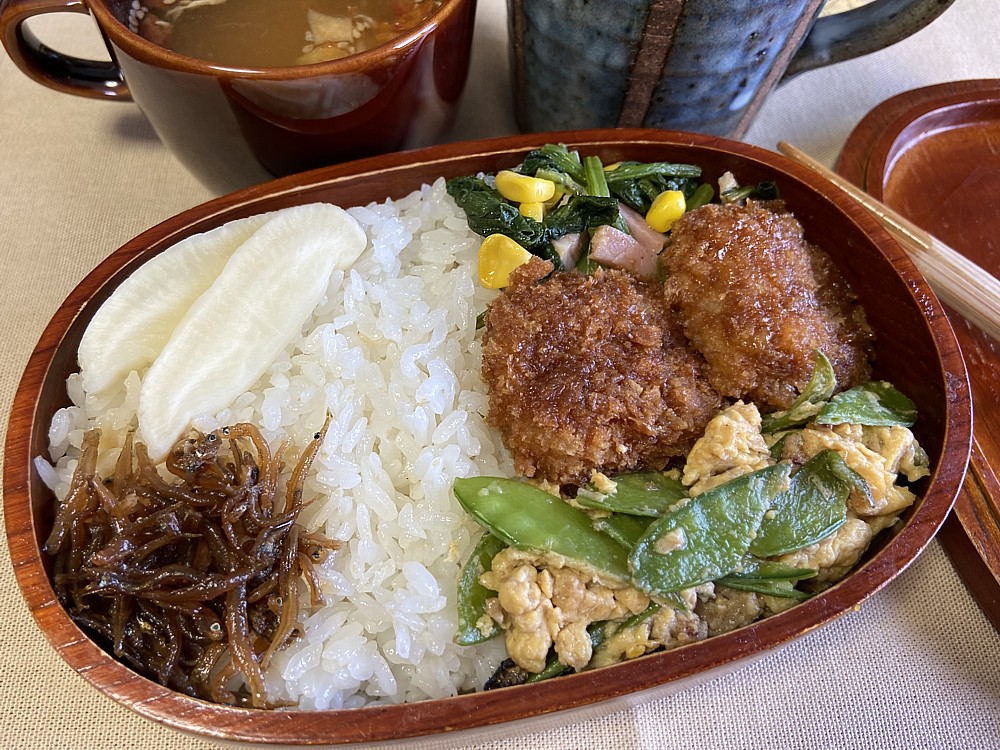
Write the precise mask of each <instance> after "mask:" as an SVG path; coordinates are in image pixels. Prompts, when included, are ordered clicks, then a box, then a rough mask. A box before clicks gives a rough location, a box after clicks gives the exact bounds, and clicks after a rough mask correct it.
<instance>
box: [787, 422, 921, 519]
mask: <svg viewBox="0 0 1000 750" xmlns="http://www.w3.org/2000/svg"><path fill="white" fill-rule="evenodd" d="M828 448H829V449H833V450H835V451H836V452H837V453H839V454H840V456H841V457H842V458H843V459H844V462H845V463H846V464H847V465H848V466H850V467H851V468H852V469H854V471H856V472H857V473H858V474H860V475H861V476H862V477H864V479H865V481H866V482H868V487H869V488H870V490H871V500H870V501H869V499H868V498H867V497H866V496H865V495H864V494H863V493H860V492H858V491H857V490H851V495H850V497H849V498H848V500H847V507H848V509H849V510H850V511H851V512H852V513H854V514H855V515H857V516H859V517H862V518H865V517H871V516H888V515H893V514H897V513H899V512H900V511H902V510H903V509H905V508H908V507H909V506H910V505H912V504H913V502H914V501H915V500H916V496H915V495H914V494H913V493H912V492H910V490H908V489H907V488H906V487H899V486H898V485H896V476H897V474H899V473H900V472H902V473H903V474H904V476H906V478H907V479H908V480H909V481H911V482H912V481H915V480H917V479H919V478H920V477H923V476H926V475H927V474H929V473H930V472H929V470H928V469H927V466H926V456H925V454H924V452H923V450H922V449H921V448H920V446H919V444H918V443H917V441H916V439H915V438H914V436H913V433H912V432H910V430H908V429H907V428H906V427H900V426H893V427H862V426H860V425H850V424H843V425H836V426H833V427H830V426H828V425H817V424H811V425H809V426H807V427H806V428H805V429H803V430H801V431H799V432H795V433H792V434H791V435H789V437H788V439H787V440H786V441H785V445H784V449H783V453H782V456H783V457H784V458H791V459H792V460H793V461H796V462H797V463H801V462H805V461H806V460H807V459H809V458H811V457H812V456H815V455H816V454H817V453H820V452H822V451H824V450H826V449H828Z"/></svg>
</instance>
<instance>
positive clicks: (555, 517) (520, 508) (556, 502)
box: [454, 477, 629, 581]
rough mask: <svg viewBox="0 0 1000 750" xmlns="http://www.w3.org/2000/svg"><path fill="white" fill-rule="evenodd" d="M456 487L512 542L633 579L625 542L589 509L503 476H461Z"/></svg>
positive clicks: (471, 510) (469, 508) (473, 511)
mask: <svg viewBox="0 0 1000 750" xmlns="http://www.w3.org/2000/svg"><path fill="white" fill-rule="evenodd" d="M454 492H455V496H456V497H457V498H458V501H459V503H461V505H462V507H463V508H465V511H466V512H467V513H468V514H469V515H471V516H472V517H473V518H475V519H476V520H477V521H479V523H481V524H482V525H483V526H484V527H486V528H487V529H488V530H489V531H490V532H491V533H492V534H494V535H495V536H497V537H499V538H500V539H502V540H504V541H505V542H507V543H508V544H511V545H514V546H516V547H523V548H527V549H532V550H537V551H541V552H554V553H556V554H558V555H562V556H563V557H566V558H569V559H570V560H575V561H577V562H582V563H584V564H585V565H588V566H590V567H592V568H595V569H596V570H599V571H601V572H603V573H606V574H607V575H610V576H612V577H614V578H617V579H619V580H622V581H628V579H629V569H628V559H627V553H626V550H625V548H624V547H622V545H620V544H619V543H618V542H616V541H614V540H613V539H612V538H611V537H609V536H607V535H606V534H602V533H601V532H599V531H597V530H596V529H595V528H594V527H593V526H592V525H591V523H590V517H589V516H588V515H587V514H586V513H584V512H583V511H582V510H580V509H579V508H574V507H573V506H571V505H569V504H568V503H566V502H564V501H563V500H561V499H560V498H558V497H555V496H554V495H550V494H549V493H548V492H545V491H544V490H540V489H538V488H537V487H533V486H531V485H530V484H526V483H524V482H519V481H517V480H515V479H503V478H500V477H470V478H467V479H456V480H455V484H454Z"/></svg>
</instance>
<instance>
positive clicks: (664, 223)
mask: <svg viewBox="0 0 1000 750" xmlns="http://www.w3.org/2000/svg"><path fill="white" fill-rule="evenodd" d="M686 209H687V200H686V199H685V198H684V193H682V192H681V191H680V190H664V191H663V192H662V193H660V194H659V195H658V196H656V198H654V199H653V204H652V205H651V206H650V207H649V211H647V212H646V223H647V224H649V226H650V227H652V228H653V229H655V230H656V231H657V232H666V231H668V230H669V229H670V227H672V226H673V225H674V222H675V221H677V220H678V219H679V218H681V217H682V216H683V215H684V211H685V210H686Z"/></svg>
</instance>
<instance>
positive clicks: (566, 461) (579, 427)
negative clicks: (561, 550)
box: [483, 260, 720, 484]
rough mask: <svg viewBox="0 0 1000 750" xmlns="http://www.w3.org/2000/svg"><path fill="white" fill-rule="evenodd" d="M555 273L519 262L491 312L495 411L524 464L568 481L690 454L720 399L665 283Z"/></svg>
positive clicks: (543, 265)
mask: <svg viewBox="0 0 1000 750" xmlns="http://www.w3.org/2000/svg"><path fill="white" fill-rule="evenodd" d="M550 271H551V264H549V263H548V262H545V261H541V260H532V261H530V262H528V263H526V264H525V265H523V266H521V267H520V268H518V269H517V270H516V271H515V272H514V274H513V275H512V277H511V285H510V286H509V287H507V289H506V290H505V291H504V293H503V294H502V295H501V296H500V297H498V298H497V299H496V300H495V301H494V302H493V304H492V305H491V306H490V308H489V310H488V312H487V315H486V332H485V335H484V338H483V379H484V380H485V382H486V383H487V385H488V386H489V399H490V402H489V415H488V421H489V423H490V424H491V425H492V426H493V427H495V428H496V429H498V430H499V431H500V433H501V435H502V436H503V440H504V443H505V444H506V445H507V448H508V449H509V450H510V452H511V454H512V456H513V458H514V462H515V468H516V469H517V471H518V472H519V473H522V474H524V475H525V476H528V477H537V478H539V479H542V480H546V481H550V482H556V483H560V484H565V483H571V482H580V481H583V480H585V479H586V478H587V477H589V476H590V472H591V471H592V470H594V469H599V470H601V471H603V472H606V473H611V474H613V473H616V472H622V471H630V470H634V469H638V468H646V467H648V468H662V467H663V466H664V465H665V463H666V462H667V461H668V460H669V459H670V458H672V457H674V456H681V455H684V453H685V452H686V451H687V449H688V448H690V447H691V445H692V443H693V442H694V440H695V439H696V438H697V437H698V436H699V435H700V434H701V432H702V430H703V429H704V427H705V424H706V423H707V422H708V420H709V419H710V418H711V416H712V414H713V413H714V412H715V411H716V410H717V409H718V407H719V405H720V399H719V396H718V395H717V394H716V393H715V391H714V390H713V389H712V388H711V386H709V384H708V381H707V380H706V378H705V375H704V373H703V368H704V363H703V362H702V360H701V358H700V357H699V356H698V355H697V354H695V353H694V352H692V351H691V350H690V349H689V348H688V347H687V345H686V343H685V341H684V337H683V334H682V333H681V331H680V328H679V325H678V324H677V322H676V320H675V319H674V317H673V316H672V314H671V312H670V311H669V310H668V309H667V307H666V306H665V304H664V302H663V295H662V290H661V288H660V286H659V285H658V284H652V283H647V282H642V281H638V280H636V279H635V278H633V277H632V276H630V275H629V274H627V273H625V272H622V271H598V272H596V273H595V274H594V275H592V276H587V275H584V274H579V273H555V274H552V275H551V276H549V277H548V278H545V277H546V276H547V275H548V274H549V273H550ZM543 278H544V279H545V280H544V281H542V279H543Z"/></svg>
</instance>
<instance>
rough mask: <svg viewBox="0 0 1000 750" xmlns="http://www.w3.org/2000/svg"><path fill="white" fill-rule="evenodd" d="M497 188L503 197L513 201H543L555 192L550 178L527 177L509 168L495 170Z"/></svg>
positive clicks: (554, 185)
mask: <svg viewBox="0 0 1000 750" xmlns="http://www.w3.org/2000/svg"><path fill="white" fill-rule="evenodd" d="M496 186H497V190H498V191H499V192H500V195H502V196H503V197H504V198H506V199H507V200H509V201H514V203H544V202H545V201H547V200H549V198H551V197H552V196H553V195H555V192H556V184H555V183H554V182H552V180H543V179H540V178H538V177H529V176H528V175H526V174H518V173H517V172H511V171H510V170H507V169H505V170H503V171H501V172H497V176H496Z"/></svg>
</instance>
